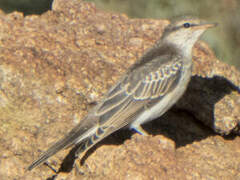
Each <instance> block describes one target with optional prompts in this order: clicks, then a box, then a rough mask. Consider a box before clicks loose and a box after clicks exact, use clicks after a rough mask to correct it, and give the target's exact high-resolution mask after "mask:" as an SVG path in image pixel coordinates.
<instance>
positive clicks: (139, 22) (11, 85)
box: [0, 0, 240, 180]
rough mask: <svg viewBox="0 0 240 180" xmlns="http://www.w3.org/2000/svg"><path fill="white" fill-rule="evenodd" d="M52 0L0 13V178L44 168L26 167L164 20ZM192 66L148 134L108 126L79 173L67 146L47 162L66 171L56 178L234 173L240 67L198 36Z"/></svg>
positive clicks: (41, 173)
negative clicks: (29, 10)
mask: <svg viewBox="0 0 240 180" xmlns="http://www.w3.org/2000/svg"><path fill="white" fill-rule="evenodd" d="M52 7H53V10H52V11H49V12H46V13H44V14H42V15H40V16H38V15H32V16H26V17H23V15H22V14H21V13H17V12H15V13H11V14H8V15H6V14H4V13H3V12H1V13H0V45H1V49H0V85H1V86H0V112H1V118H0V124H1V125H0V142H1V147H0V153H1V156H0V162H1V163H0V164H1V168H0V176H1V179H27V180H28V179H31V180H32V179H47V178H49V177H52V176H53V172H52V171H51V170H50V169H49V168H48V167H46V166H44V165H42V166H39V167H37V168H36V169H34V170H32V171H31V172H28V171H26V168H27V166H28V165H29V164H30V163H31V162H32V161H33V160H34V159H36V158H37V157H38V156H39V154H40V153H41V152H42V151H44V150H46V149H47V148H48V147H49V146H50V145H51V144H52V143H53V142H55V141H56V140H58V139H59V138H60V137H62V136H63V135H64V134H65V133H66V132H67V131H69V130H70V129H71V128H72V127H74V126H75V125H76V124H77V123H78V122H80V121H81V119H82V118H83V117H84V116H85V115H86V114H87V111H88V109H89V108H91V107H92V106H93V104H94V102H96V101H98V100H99V99H100V98H101V97H102V95H103V94H104V93H105V92H106V91H107V89H108V88H110V87H111V86H112V85H113V84H114V82H116V80H117V79H118V78H119V76H120V75H121V74H123V73H124V72H125V71H126V69H127V68H128V67H129V66H130V65H131V64H133V63H134V62H135V60H136V59H137V58H139V57H140V56H141V55H142V54H143V52H144V51H145V50H146V49H147V48H149V47H150V46H151V45H152V44H153V43H154V42H155V41H156V40H157V39H159V38H160V36H161V33H162V31H163V29H164V27H166V25H167V24H168V23H169V22H168V21H167V20H152V19H130V18H128V17H127V16H125V15H121V14H113V13H106V12H103V11H101V10H98V9H96V8H95V6H94V4H92V3H84V2H81V1H80V0H72V1H68V0H55V1H54V3H53V6H52ZM194 65H195V66H194V72H193V75H195V76H194V77H193V79H192V81H191V83H190V86H189V88H188V91H187V92H186V94H185V95H184V97H183V98H182V99H181V101H180V102H179V103H178V104H177V105H176V106H175V108H173V109H172V110H170V111H169V112H168V113H166V114H165V115H164V116H163V117H161V118H160V119H159V120H156V121H154V122H152V123H148V124H147V125H146V126H145V127H144V128H146V130H147V131H148V132H149V133H150V134H151V135H152V136H149V137H144V136H140V135H138V134H134V135H133V134H131V132H130V131H127V130H124V131H120V132H117V133H115V134H113V135H112V136H110V137H108V138H107V139H105V140H104V141H102V142H101V143H100V144H98V145H97V146H96V147H95V148H93V149H92V150H91V151H89V152H88V154H87V155H86V156H84V158H83V160H82V163H83V165H82V166H81V167H80V169H78V172H80V173H78V174H77V173H75V172H76V169H75V168H73V169H72V170H71V164H69V163H68V161H67V158H65V157H66V156H67V154H68V152H69V150H64V151H61V152H59V153H58V154H56V155H55V156H53V157H52V158H50V160H49V163H50V164H51V165H52V166H53V167H55V168H56V169H58V168H59V167H60V166H61V163H63V165H62V170H65V171H69V172H67V173H65V174H64V173H61V174H59V176H58V177H57V179H61V177H63V176H64V178H65V179H79V178H81V179H103V178H104V179H240V169H239V168H240V162H239V160H238V159H239V157H240V151H239V149H240V137H239V136H237V135H236V134H237V133H239V126H238V124H239V122H240V120H239V117H240V116H239V113H240V110H239V107H240V105H239V104H240V100H239V99H240V95H239V94H240V93H239V87H240V73H239V72H238V71H237V70H236V69H235V68H234V67H231V66H229V65H226V64H224V63H222V62H220V61H219V60H217V59H216V57H215V56H214V54H213V52H212V51H211V50H210V49H209V48H208V46H207V45H206V44H205V43H203V42H199V43H198V44H197V45H196V47H195V49H194ZM215 132H219V133H222V134H229V133H231V132H232V135H231V136H226V137H221V136H220V135H219V134H216V133H215ZM234 133H235V134H234ZM70 155H71V153H70ZM64 164H66V165H67V166H66V167H65V166H64ZM67 168H68V169H67Z"/></svg>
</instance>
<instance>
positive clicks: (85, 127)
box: [28, 56, 182, 170]
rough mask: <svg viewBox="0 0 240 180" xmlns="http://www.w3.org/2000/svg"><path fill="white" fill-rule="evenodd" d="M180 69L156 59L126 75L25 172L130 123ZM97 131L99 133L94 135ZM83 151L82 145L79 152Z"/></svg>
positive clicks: (169, 86) (166, 59)
mask: <svg viewBox="0 0 240 180" xmlns="http://www.w3.org/2000/svg"><path fill="white" fill-rule="evenodd" d="M169 58H170V59H171V61H169ZM159 63H160V64H159ZM149 66H150V67H149ZM181 68H182V62H181V61H179V60H177V59H173V58H171V57H169V56H160V57H156V58H154V59H153V60H152V61H151V62H150V63H146V64H145V65H144V66H139V67H137V68H135V69H134V70H133V71H131V72H128V73H127V75H126V76H125V77H124V78H123V79H122V80H121V81H119V83H117V85H116V86H114V87H113V88H112V89H111V90H110V91H109V92H108V93H107V95H106V97H105V98H104V99H103V101H102V102H101V103H100V104H99V105H97V106H96V108H94V109H93V111H92V112H91V113H89V115H88V116H87V117H86V118H85V119H83V120H82V121H81V122H80V124H78V125H77V126H76V127H75V128H74V129H73V130H72V131H70V132H69V133H68V134H67V135H66V136H65V137H63V139H61V140H59V141H58V142H57V143H55V144H54V145H52V146H51V147H50V148H49V149H48V150H47V151H46V152H44V153H43V154H42V155H41V156H40V157H39V159H37V160H36V161H34V162H33V163H32V164H31V165H30V166H29V167H28V170H31V169H33V168H34V167H36V166H38V165H39V164H41V163H43V162H44V161H46V160H47V159H48V158H49V157H50V156H52V155H54V154H55V153H57V152H58V151H60V150H61V149H63V148H66V147H69V146H71V145H73V144H80V143H84V142H85V140H86V139H90V138H91V137H97V138H95V139H96V140H95V141H94V142H93V141H92V140H91V141H86V142H87V143H88V144H89V142H91V143H90V144H91V146H92V145H94V144H95V143H97V142H98V141H99V140H101V139H102V138H104V137H106V136H107V135H109V134H111V133H112V132H114V131H116V130H118V129H120V128H122V127H124V126H126V125H128V124H129V123H131V122H132V121H133V120H134V119H135V118H136V116H137V115H138V114H139V113H140V112H141V111H142V110H143V108H145V105H146V104H147V103H148V102H150V101H151V100H153V99H158V98H161V97H163V96H164V95H166V94H167V93H169V92H170V91H171V89H173V88H174V87H175V86H176V84H177V80H178V77H179V76H178V75H179V73H180V70H181ZM99 131H101V133H98V132H99ZM93 139H94V138H93ZM87 149H88V147H87V146H86V147H85V148H84V149H83V150H87Z"/></svg>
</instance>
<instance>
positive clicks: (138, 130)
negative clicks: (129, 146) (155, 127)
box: [132, 126, 149, 136]
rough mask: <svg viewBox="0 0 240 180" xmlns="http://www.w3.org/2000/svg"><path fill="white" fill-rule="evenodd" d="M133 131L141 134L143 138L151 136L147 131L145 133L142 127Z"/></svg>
mask: <svg viewBox="0 0 240 180" xmlns="http://www.w3.org/2000/svg"><path fill="white" fill-rule="evenodd" d="M132 129H134V130H135V131H136V132H137V133H138V134H141V135H143V136H149V134H148V133H147V131H145V130H144V129H143V128H142V127H141V126H137V127H132Z"/></svg>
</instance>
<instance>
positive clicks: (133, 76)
mask: <svg viewBox="0 0 240 180" xmlns="http://www.w3.org/2000/svg"><path fill="white" fill-rule="evenodd" d="M167 58H170V57H169V56H161V57H156V58H155V59H153V60H152V62H150V63H149V64H145V65H144V66H140V68H137V69H135V70H134V71H132V72H130V73H129V74H127V75H126V76H125V78H123V79H122V80H121V81H120V82H119V83H118V84H117V85H116V86H115V87H114V88H112V89H111V90H110V91H109V92H108V94H107V96H106V97H105V98H104V101H103V102H101V103H100V105H99V106H98V107H97V108H96V109H95V112H94V113H95V115H96V116H99V125H102V126H110V125H114V126H116V127H118V129H119V128H121V127H122V125H126V124H128V123H130V122H131V121H130V120H129V119H128V118H129V117H131V118H133V117H132V114H135V112H136V111H139V109H141V108H144V106H145V105H146V104H147V103H149V102H150V101H151V100H154V99H158V98H161V97H163V96H164V95H166V94H167V93H169V92H170V91H171V90H172V89H173V88H174V87H175V86H176V85H177V82H178V80H179V77H180V76H179V73H181V68H182V61H180V60H179V59H178V58H176V59H172V60H171V61H168V60H169V59H167ZM166 59H167V60H166ZM159 62H160V63H161V64H160V65H159ZM149 66H150V67H149ZM143 68H145V69H143ZM146 68H147V69H146Z"/></svg>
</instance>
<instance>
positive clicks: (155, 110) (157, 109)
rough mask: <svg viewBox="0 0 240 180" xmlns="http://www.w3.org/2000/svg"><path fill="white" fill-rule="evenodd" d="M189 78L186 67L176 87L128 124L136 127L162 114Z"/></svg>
mask: <svg viewBox="0 0 240 180" xmlns="http://www.w3.org/2000/svg"><path fill="white" fill-rule="evenodd" d="M190 78H191V70H190V68H187V69H186V71H185V72H184V75H182V78H181V79H180V81H179V84H178V85H177V88H175V89H174V90H173V91H172V92H171V93H169V94H168V95H166V96H165V97H163V98H162V99H161V100H160V101H159V102H158V103H157V104H156V105H154V106H153V107H151V108H149V109H147V110H145V111H144V112H142V113H141V114H140V115H139V116H138V118H137V119H136V120H135V121H133V122H132V123H131V124H130V128H131V129H138V127H139V126H140V125H141V124H143V123H146V122H148V121H151V120H153V119H156V118H157V117H160V116H161V115H163V114H164V113H165V112H166V111H167V110H168V109H169V108H171V107H172V106H173V105H174V104H175V103H176V102H177V101H178V100H179V99H180V97H181V96H182V95H183V93H184V92H185V90H186V87H187V84H188V82H189V80H190Z"/></svg>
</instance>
